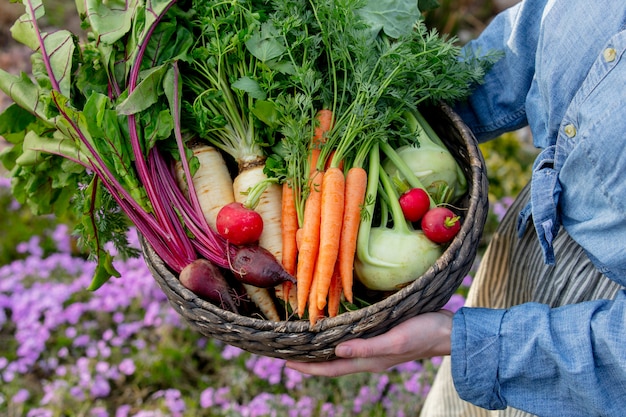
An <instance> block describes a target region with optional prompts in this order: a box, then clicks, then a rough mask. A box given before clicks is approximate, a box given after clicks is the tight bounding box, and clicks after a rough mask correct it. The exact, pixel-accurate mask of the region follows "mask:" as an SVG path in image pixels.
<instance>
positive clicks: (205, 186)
mask: <svg viewBox="0 0 626 417" xmlns="http://www.w3.org/2000/svg"><path fill="white" fill-rule="evenodd" d="M192 150H193V154H194V156H195V157H196V158H198V162H199V164H200V167H201V168H200V169H198V171H197V172H196V173H195V174H194V175H193V179H192V181H193V186H194V188H195V190H196V194H197V195H198V201H199V203H200V207H201V208H202V212H203V213H204V217H205V219H206V221H207V223H208V224H209V226H211V227H212V228H213V230H215V219H216V218H217V213H218V212H219V211H220V209H221V208H222V207H223V206H225V205H226V204H228V203H232V202H233V201H235V197H234V193H233V180H232V178H231V176H230V172H229V171H228V167H227V166H226V162H225V161H224V158H223V157H222V154H221V153H220V151H219V150H218V149H217V148H215V147H213V146H210V145H207V144H196V145H194V146H192ZM179 165H180V163H178V164H177V168H179ZM176 173H177V180H178V184H179V186H180V188H181V190H183V191H184V192H185V193H188V187H187V182H186V180H185V178H184V172H183V170H182V169H176Z"/></svg>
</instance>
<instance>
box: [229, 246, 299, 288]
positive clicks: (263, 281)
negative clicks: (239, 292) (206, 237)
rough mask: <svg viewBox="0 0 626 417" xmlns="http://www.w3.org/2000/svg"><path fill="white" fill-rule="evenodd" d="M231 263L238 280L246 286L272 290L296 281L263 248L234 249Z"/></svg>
mask: <svg viewBox="0 0 626 417" xmlns="http://www.w3.org/2000/svg"><path fill="white" fill-rule="evenodd" d="M233 249H234V250H233V251H231V255H230V261H231V270H232V271H233V275H234V276H235V278H236V279H238V280H239V281H240V282H242V283H244V284H249V285H252V286H255V287H259V288H271V287H274V286H276V285H278V284H282V283H283V282H286V281H289V282H292V283H294V284H295V282H296V279H295V278H294V277H293V276H291V275H290V274H289V273H288V272H287V271H285V268H283V266H282V265H281V264H280V262H278V261H277V260H276V257H275V256H274V255H272V253H271V252H270V251H268V250H267V249H264V248H262V247H261V246H241V247H237V248H233Z"/></svg>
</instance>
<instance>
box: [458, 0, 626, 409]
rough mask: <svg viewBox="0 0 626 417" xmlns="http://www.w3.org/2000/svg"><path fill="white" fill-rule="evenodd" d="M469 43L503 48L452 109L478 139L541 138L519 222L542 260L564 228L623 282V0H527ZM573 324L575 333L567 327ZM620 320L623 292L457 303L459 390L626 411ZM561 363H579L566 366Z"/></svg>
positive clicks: (488, 404) (520, 404)
mask: <svg viewBox="0 0 626 417" xmlns="http://www.w3.org/2000/svg"><path fill="white" fill-rule="evenodd" d="M467 49H468V51H473V52H474V53H475V54H481V53H482V52H484V51H489V50H501V51H503V52H504V55H503V58H502V59H501V60H499V61H498V62H497V63H496V64H495V65H494V67H493V68H492V69H491V70H490V72H489V73H488V74H487V76H486V79H485V83H484V84H482V85H480V86H478V88H477V89H476V90H475V92H474V93H473V94H472V96H471V97H470V99H469V100H468V102H467V103H462V104H460V105H459V106H457V111H458V112H459V114H460V115H461V117H462V118H463V119H464V120H465V122H466V123H467V124H468V126H469V127H470V128H471V129H472V130H473V132H474V133H475V134H476V136H477V138H478V139H479V141H485V140H488V139H491V138H494V137H496V136H498V135H500V134H502V133H504V132H507V131H511V130H515V129H518V128H521V127H523V126H530V129H531V132H532V135H533V141H534V144H535V146H537V147H538V148H540V149H541V153H540V154H539V156H538V158H537V160H536V161H535V164H534V166H533V173H532V179H531V201H530V204H529V205H528V206H527V207H526V209H525V210H523V211H522V212H521V213H520V216H519V223H518V229H519V230H520V233H521V232H522V231H523V229H524V227H527V225H528V227H534V229H535V231H536V232H537V236H538V238H539V242H540V244H541V246H542V249H543V253H544V258H545V262H546V263H548V264H552V263H554V262H558V259H555V257H554V252H553V249H552V241H553V239H554V237H555V236H556V235H557V234H558V233H559V231H560V230H561V228H564V229H565V230H566V231H567V232H568V233H569V234H570V236H571V237H572V239H574V240H575V241H576V242H577V243H579V244H580V246H581V247H582V248H583V249H584V250H585V252H586V253H587V254H588V256H589V259H590V260H591V261H592V262H593V263H594V265H595V266H596V268H597V269H598V270H599V271H601V272H602V273H603V274H605V275H606V276H607V277H609V278H610V279H612V280H614V281H616V282H618V283H619V284H621V285H626V3H625V2H624V0H596V1H593V2H586V1H582V0H523V1H522V2H521V3H519V4H517V5H516V6H514V7H512V8H510V9H508V10H506V11H504V12H503V13H501V14H500V15H498V16H497V17H496V18H495V19H494V20H493V21H492V22H491V24H490V25H489V26H488V27H487V29H485V31H484V32H483V33H482V34H481V36H480V37H479V38H478V39H477V40H475V41H473V42H471V43H469V44H468V45H467ZM581 325H582V326H586V328H587V334H586V336H585V337H583V336H577V337H581V338H582V339H575V338H572V336H571V335H569V336H568V331H571V329H580V327H581ZM513 329H515V331H513ZM621 329H626V294H623V293H620V294H619V295H618V297H617V299H616V300H614V301H597V302H587V303H581V304H579V305H575V306H568V307H562V308H558V309H549V308H547V307H546V306H543V305H538V304H531V303H529V304H525V305H521V306H516V307H513V308H511V309H508V310H487V309H468V308H464V309H461V310H460V311H459V312H457V314H456V315H455V318H454V326H453V335H452V337H453V339H452V364H453V377H454V381H455V385H456V387H457V390H458V392H459V394H460V395H461V397H462V398H464V399H466V400H468V401H471V402H473V403H475V404H477V405H479V406H482V407H485V408H490V409H501V408H505V407H506V406H507V405H510V406H513V407H516V408H521V409H524V410H527V411H529V412H532V413H535V414H538V415H542V416H543V415H545V416H569V417H571V416H586V417H588V416H595V415H611V416H613V415H615V416H626V397H625V396H623V394H624V393H626V333H625V332H623V331H621V332H620V330H621ZM561 332H562V333H561ZM513 335H514V336H513ZM509 339H510V340H509ZM589 363H591V364H592V366H589ZM601 365H610V366H601ZM571 369H574V370H575V372H574V373H575V374H576V377H575V378H570V379H568V378H569V376H571V375H572V372H571V371H569V370H571ZM566 370H568V371H567V372H566ZM559 375H560V376H561V378H557V376H559ZM548 383H549V384H551V385H550V386H549V387H550V388H547V386H546V385H543V386H542V384H548ZM546 390H549V391H550V392H549V393H548V392H546ZM547 394H549V395H547ZM548 398H549V400H547V399H548Z"/></svg>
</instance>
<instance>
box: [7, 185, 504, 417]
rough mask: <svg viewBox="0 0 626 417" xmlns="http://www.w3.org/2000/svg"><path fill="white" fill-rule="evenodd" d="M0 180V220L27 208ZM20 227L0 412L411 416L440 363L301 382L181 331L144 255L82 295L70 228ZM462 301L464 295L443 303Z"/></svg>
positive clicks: (82, 261) (262, 360)
mask: <svg viewBox="0 0 626 417" xmlns="http://www.w3.org/2000/svg"><path fill="white" fill-rule="evenodd" d="M8 187H9V181H8V180H7V179H4V178H0V202H3V204H2V206H0V213H2V216H1V217H2V218H3V219H5V220H3V221H10V220H6V219H12V218H13V219H19V218H21V217H22V216H23V212H24V211H25V210H26V209H25V208H22V207H20V205H19V204H17V203H16V202H15V201H13V200H12V198H10V194H9V189H8ZM496 211H497V210H496ZM22 221H23V220H22ZM7 224H11V223H7ZM22 226H24V225H22ZM25 226H27V227H22V229H21V234H22V235H21V237H22V239H21V240H20V241H19V242H17V243H16V244H14V245H13V244H12V245H13V246H12V248H11V250H12V254H13V255H12V258H11V259H10V260H9V261H7V262H4V263H0V387H1V388H0V415H3V416H4V415H6V416H8V417H17V416H28V417H48V416H50V417H52V416H94V417H100V416H115V417H124V416H142V417H146V416H293V417H296V416H303V417H304V416H328V417H331V416H410V415H416V413H417V411H418V410H419V408H420V406H421V404H422V401H423V399H424V397H425V395H426V393H427V392H428V389H429V386H430V383H431V381H432V378H433V376H434V373H435V370H436V368H437V365H438V363H439V360H440V358H435V359H433V360H432V361H424V362H421V361H420V362H411V363H407V364H404V365H402V366H399V367H397V368H395V369H392V370H390V371H389V372H387V373H384V374H378V375H367V374H363V375H354V376H346V377H342V378H336V379H326V378H316V377H308V376H305V375H302V374H300V373H298V372H295V371H293V370H290V369H287V368H285V366H284V361H283V360H280V359H273V358H267V357H261V356H257V355H253V354H250V353H247V352H244V351H242V350H240V349H238V348H234V347H231V346H227V345H224V344H222V343H220V342H218V341H215V340H211V339H207V338H204V337H202V336H200V335H198V334H197V333H195V332H194V331H192V330H190V329H189V328H188V327H187V326H186V325H185V324H184V323H182V322H181V320H180V318H179V316H178V315H177V313H175V311H174V310H173V309H172V308H171V307H170V306H169V304H168V302H167V300H166V298H165V296H164V294H163V293H162V292H161V290H160V289H159V288H158V286H157V285H156V283H155V281H154V280H153V278H152V276H151V275H150V272H149V271H148V269H147V267H146V265H145V263H144V262H143V260H142V259H141V258H133V259H126V260H123V259H119V260H117V261H116V268H117V269H118V270H119V271H120V272H121V273H122V277H121V278H119V279H113V280H111V281H110V282H109V283H107V284H106V285H104V286H103V287H102V288H100V289H99V290H97V291H95V292H88V291H86V290H85V288H86V287H87V286H88V285H89V282H90V280H91V277H92V273H93V269H94V264H93V262H92V261H90V260H88V259H87V258H86V257H85V256H84V255H83V254H81V253H80V252H78V251H77V250H76V248H75V245H74V244H73V239H72V237H71V234H70V231H69V229H68V226H67V225H66V224H65V223H64V222H62V221H55V219H51V218H35V219H33V218H29V220H28V224H27V225H25ZM26 231H28V233H27V232H26ZM0 236H2V235H0ZM13 238H14V237H12V238H9V236H7V237H6V242H10V241H12V239H13ZM130 240H131V242H133V244H134V245H137V239H136V235H134V234H133V233H131V236H130ZM3 242H4V243H6V242H5V241H4V236H3V240H2V242H0V248H2V245H3ZM470 280H471V278H470V277H469V276H468V279H467V283H466V284H467V285H469V281H470ZM467 285H464V286H463V287H462V289H461V290H463V289H464V288H465V287H466V286H467ZM463 302H464V298H463V295H462V291H461V292H460V293H459V294H456V295H455V296H454V297H453V298H452V299H451V300H450V303H449V305H448V308H451V309H457V308H459V307H460V306H461V305H462V304H463Z"/></svg>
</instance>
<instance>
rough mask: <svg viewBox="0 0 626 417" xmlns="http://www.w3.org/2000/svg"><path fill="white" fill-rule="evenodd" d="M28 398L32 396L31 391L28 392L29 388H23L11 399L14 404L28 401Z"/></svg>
mask: <svg viewBox="0 0 626 417" xmlns="http://www.w3.org/2000/svg"><path fill="white" fill-rule="evenodd" d="M28 398H30V392H28V390H26V389H24V388H22V389H20V390H18V391H17V392H16V393H15V395H13V398H12V399H11V401H13V403H14V404H22V403H24V402H26V400H28Z"/></svg>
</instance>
